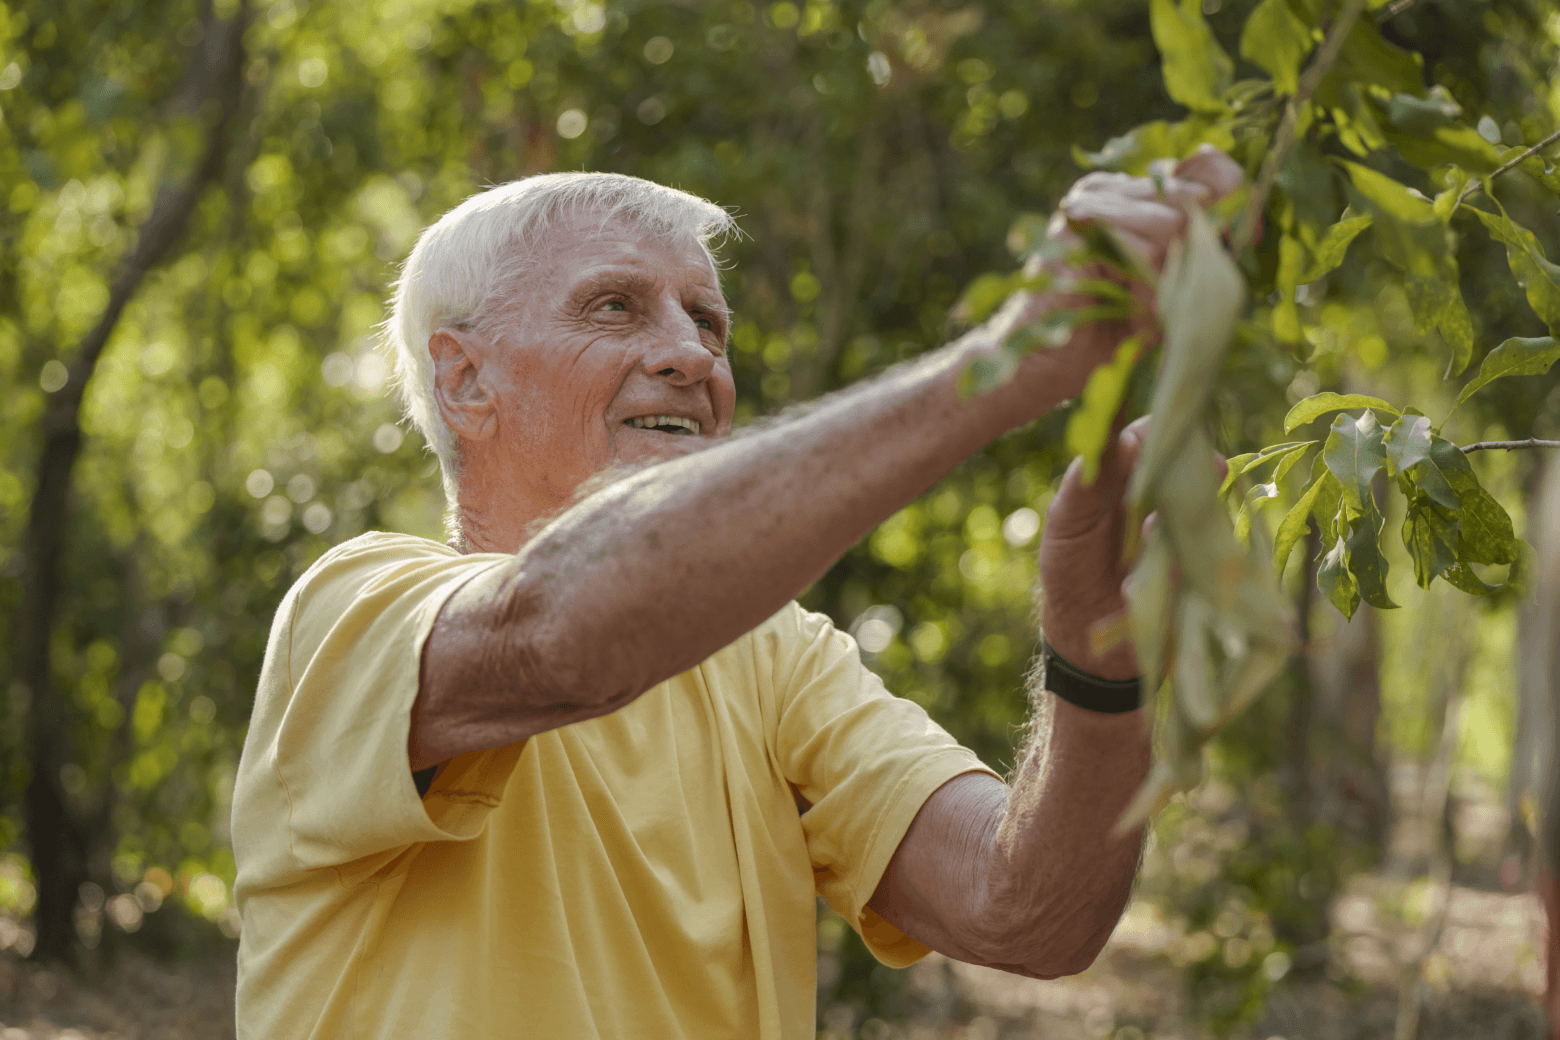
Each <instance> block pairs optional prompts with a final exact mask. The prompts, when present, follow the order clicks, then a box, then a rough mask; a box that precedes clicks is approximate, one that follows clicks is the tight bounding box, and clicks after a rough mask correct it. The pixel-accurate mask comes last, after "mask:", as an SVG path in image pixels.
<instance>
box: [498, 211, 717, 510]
mask: <svg viewBox="0 0 1560 1040" xmlns="http://www.w3.org/2000/svg"><path fill="white" fill-rule="evenodd" d="M548 243H549V244H548V245H545V246H543V249H542V251H541V254H540V255H539V256H538V258H537V261H538V262H537V264H536V266H535V267H534V268H533V269H532V270H531V272H530V273H529V274H527V275H526V276H525V277H524V279H523V281H522V283H521V284H520V285H519V286H518V287H517V290H516V291H517V294H518V301H519V302H518V306H517V307H516V316H515V317H514V318H512V319H509V321H508V323H507V324H505V325H503V326H501V327H499V328H498V329H496V330H495V334H494V340H495V344H496V347H497V349H495V350H494V351H493V353H492V354H491V355H490V357H489V360H488V363H487V366H486V371H485V373H484V375H485V377H486V379H485V381H486V382H488V384H489V386H490V388H491V390H492V391H493V392H494V393H495V394H496V395H497V398H498V416H497V418H498V430H497V437H496V441H497V443H496V444H495V447H497V448H498V449H499V450H500V451H502V452H504V453H505V455H507V456H508V457H509V458H511V459H512V460H513V470H512V472H514V473H515V475H516V477H517V478H518V479H520V480H521V481H523V482H525V483H526V484H529V485H531V486H532V488H533V489H534V490H536V491H539V492H543V493H544V494H546V495H548V496H555V497H556V498H557V499H558V500H559V501H562V500H564V499H566V498H567V497H568V496H569V495H570V494H571V493H572V492H573V491H574V489H575V488H576V487H577V486H578V485H579V484H580V482H581V481H583V480H585V479H586V478H587V477H589V476H591V475H592V474H594V473H597V472H599V471H601V470H602V469H605V468H606V467H608V466H611V465H614V464H636V463H649V462H657V461H660V460H663V459H668V458H673V457H676V456H678V455H683V454H688V453H690V452H692V451H696V450H698V449H700V448H703V447H706V446H708V445H709V444H710V443H711V442H713V441H714V440H716V439H717V438H720V437H723V436H725V435H726V434H727V433H728V432H729V431H730V429H731V414H732V409H733V406H734V403H735V400H736V389H735V386H734V384H733V382H732V377H731V363H730V361H729V360H728V359H727V357H726V331H727V322H728V314H727V310H726V302H725V298H724V297H723V296H722V295H721V292H720V285H719V281H718V279H717V278H716V274H715V269H714V267H713V266H712V265H711V264H710V261H709V258H708V257H707V256H706V254H705V252H704V250H703V249H701V248H700V246H699V244H698V243H697V242H695V241H693V240H692V239H691V238H667V237H661V236H657V235H655V234H652V233H648V232H645V231H644V230H642V229H640V228H637V227H635V226H633V225H632V224H629V223H627V222H624V221H611V222H608V223H606V224H604V225H603V224H601V222H600V218H599V217H598V218H592V217H591V216H589V215H586V216H584V217H580V218H574V219H570V220H562V221H559V222H558V223H556V224H554V225H553V227H552V229H551V231H550V233H549V235H548ZM504 468H505V469H508V468H509V465H508V464H507V463H506V464H505V465H504Z"/></svg>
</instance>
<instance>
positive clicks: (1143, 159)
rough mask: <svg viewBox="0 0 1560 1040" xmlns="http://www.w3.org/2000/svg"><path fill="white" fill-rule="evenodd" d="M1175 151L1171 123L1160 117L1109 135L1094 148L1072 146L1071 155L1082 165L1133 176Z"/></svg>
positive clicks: (1172, 154)
mask: <svg viewBox="0 0 1560 1040" xmlns="http://www.w3.org/2000/svg"><path fill="white" fill-rule="evenodd" d="M1175 154H1176V150H1175V144H1174V141H1173V134H1172V131H1171V125H1170V124H1169V123H1166V122H1164V121H1163V120H1156V121H1155V122H1152V123H1144V124H1143V125H1142V126H1139V127H1136V128H1135V129H1133V130H1129V131H1128V132H1126V133H1124V134H1122V135H1121V136H1120V137H1112V138H1111V139H1110V140H1108V141H1106V142H1105V145H1104V147H1103V148H1101V149H1100V150H1099V151H1097V152H1087V151H1084V150H1083V149H1081V148H1078V147H1077V146H1076V145H1075V146H1074V147H1073V158H1074V159H1075V160H1077V162H1078V165H1079V166H1082V167H1083V168H1084V169H1091V168H1092V169H1101V170H1112V171H1115V172H1117V173H1130V174H1133V175H1134V176H1136V175H1140V174H1142V173H1143V172H1144V171H1146V170H1147V169H1148V164H1149V163H1150V162H1152V161H1153V160H1155V159H1163V158H1167V157H1174V156H1175Z"/></svg>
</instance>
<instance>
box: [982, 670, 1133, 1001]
mask: <svg viewBox="0 0 1560 1040" xmlns="http://www.w3.org/2000/svg"><path fill="white" fill-rule="evenodd" d="M1040 697H1042V698H1043V702H1041V704H1040V706H1039V708H1038V709H1037V714H1036V718H1035V720H1034V723H1033V726H1032V731H1031V735H1030V739H1029V742H1028V745H1027V747H1026V750H1025V754H1024V757H1023V759H1022V760H1021V762H1020V766H1019V773H1018V776H1017V777H1016V778H1015V779H1014V782H1013V787H1012V793H1011V794H1010V796H1009V798H1008V802H1007V805H1006V807H1005V809H1004V811H1003V814H1002V818H1001V821H1000V822H999V824H998V826H997V827H996V829H995V833H994V835H993V837H992V841H991V842H990V844H989V845H988V846H987V848H986V849H985V867H984V870H983V871H982V874H983V877H982V880H981V884H980V886H979V890H980V891H981V893H982V896H983V905H982V906H981V907H979V908H978V909H977V913H978V915H979V916H980V918H981V920H982V921H983V923H984V925H985V929H986V934H987V936H988V942H989V943H990V944H991V947H992V948H991V949H990V950H988V951H986V952H987V953H988V954H989V955H990V956H992V957H994V958H995V959H998V960H1000V962H1001V963H1002V964H1003V965H1004V966H1008V967H1009V970H1020V969H1021V970H1024V971H1025V973H1026V974H1038V975H1046V976H1051V975H1058V974H1072V973H1075V972H1078V971H1082V970H1083V969H1084V968H1086V967H1087V966H1088V965H1089V964H1090V963H1092V962H1093V960H1094V958H1095V956H1096V955H1097V954H1098V953H1099V950H1100V948H1101V947H1102V946H1103V945H1104V944H1105V941H1106V940H1107V939H1108V938H1109V937H1110V933H1111V931H1112V930H1113V929H1114V928H1115V926H1116V922H1117V920H1118V919H1119V918H1120V916H1121V911H1122V909H1123V908H1124V907H1125V906H1126V902H1127V898H1128V897H1129V895H1130V894H1131V890H1132V881H1133V877H1134V876H1135V874H1136V872H1137V864H1138V858H1139V854H1140V852H1141V849H1142V839H1143V832H1142V828H1134V829H1133V830H1131V831H1129V832H1127V833H1126V834H1120V835H1118V834H1116V833H1115V823H1116V821H1117V820H1118V819H1120V818H1121V814H1122V812H1123V811H1124V810H1125V809H1126V807H1127V803H1128V802H1129V801H1130V800H1131V798H1132V795H1133V793H1134V792H1135V791H1136V790H1137V788H1138V786H1139V785H1140V784H1141V783H1142V782H1143V778H1144V776H1145V775H1146V774H1147V772H1148V766H1149V756H1150V744H1149V733H1148V727H1147V725H1146V721H1145V719H1144V718H1143V712H1142V711H1141V710H1139V711H1133V712H1126V713H1123V714H1114V715H1112V714H1103V713H1100V712H1093V711H1088V710H1086V709H1084V708H1079V707H1076V706H1075V705H1072V704H1069V703H1067V702H1066V701H1064V700H1061V699H1060V698H1057V697H1055V696H1053V695H1051V694H1049V693H1045V694H1040Z"/></svg>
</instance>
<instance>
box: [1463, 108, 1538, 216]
mask: <svg viewBox="0 0 1560 1040" xmlns="http://www.w3.org/2000/svg"><path fill="white" fill-rule="evenodd" d="M1556 141H1560V130H1556V131H1555V132H1554V133H1552V134H1550V135H1549V136H1548V137H1546V138H1544V139H1543V140H1542V141H1540V142H1538V143H1537V144H1535V145H1534V146H1533V147H1531V148H1528V149H1525V150H1524V151H1523V152H1522V154H1521V155H1519V156H1517V157H1516V158H1515V159H1512V160H1511V161H1510V162H1508V163H1505V164H1503V165H1501V166H1500V167H1499V168H1497V169H1496V170H1495V172H1494V173H1492V174H1490V180H1494V179H1495V178H1496V177H1499V176H1500V175H1501V174H1503V173H1505V172H1506V171H1507V170H1512V169H1515V168H1516V167H1517V165H1518V164H1519V163H1521V162H1522V161H1523V160H1524V159H1526V158H1528V157H1529V156H1532V155H1536V154H1538V152H1539V150H1540V149H1542V148H1547V147H1548V146H1549V145H1552V144H1554V143H1555V142H1556ZM1482 187H1484V182H1483V181H1481V180H1479V179H1478V178H1477V177H1475V178H1474V179H1473V181H1472V182H1471V183H1470V184H1469V185H1468V186H1467V187H1466V188H1464V189H1463V193H1462V194H1461V195H1459V196H1457V201H1456V202H1455V203H1453V204H1452V213H1456V212H1457V207H1458V206H1461V205H1462V204H1463V200H1464V199H1467V198H1468V197H1469V196H1471V195H1476V194H1478V192H1479V189H1480V188H1482ZM1447 216H1448V218H1450V216H1451V214H1447Z"/></svg>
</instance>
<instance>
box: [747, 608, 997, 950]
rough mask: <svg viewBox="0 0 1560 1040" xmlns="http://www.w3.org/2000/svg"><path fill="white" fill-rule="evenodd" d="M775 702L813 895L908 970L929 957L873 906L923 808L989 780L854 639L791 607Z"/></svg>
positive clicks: (780, 618)
mask: <svg viewBox="0 0 1560 1040" xmlns="http://www.w3.org/2000/svg"><path fill="white" fill-rule="evenodd" d="M770 625H771V626H773V629H774V632H775V639H776V644H777V645H776V657H775V668H776V674H775V689H776V692H777V694H778V696H779V698H780V713H779V725H778V732H777V736H776V744H777V747H776V751H777V754H778V756H779V759H780V765H781V769H782V771H783V772H784V774H785V776H786V779H787V780H789V781H790V782H791V783H792V784H794V785H796V788H797V789H798V790H799V791H800V792H801V794H802V797H803V798H805V799H806V800H807V801H808V803H810V807H809V808H808V809H807V811H806V812H804V813H803V814H802V829H803V831H804V833H805V835H806V839H807V849H808V853H809V855H810V857H811V859H812V864H813V872H814V876H815V878H816V879H817V880H816V883H817V887H818V893H819V895H821V896H822V897H823V898H824V899H825V901H827V902H828V904H829V905H830V906H831V907H833V908H834V910H835V911H836V912H837V913H839V915H840V916H841V917H843V918H845V920H846V921H848V922H850V924H851V926H852V927H853V928H855V929H856V930H857V931H858V932H860V933H861V937H862V938H863V939H864V940H865V941H866V943H867V946H868V948H869V949H871V950H872V953H873V955H874V956H876V957H877V959H878V960H880V961H882V962H883V963H884V964H888V965H890V966H892V967H904V966H905V965H908V964H911V963H913V962H915V961H916V960H919V959H920V958H921V957H923V956H925V955H926V954H927V953H928V952H930V951H929V950H928V949H927V947H925V946H923V945H922V944H921V943H919V942H916V941H915V940H914V939H911V938H910V937H908V936H906V935H905V934H904V933H903V932H901V931H900V930H899V929H897V928H895V927H894V926H893V925H891V924H889V923H888V922H887V921H885V920H883V918H881V917H880V916H878V914H877V913H876V912H874V911H873V910H871V909H870V908H869V907H868V906H867V901H868V900H870V899H871V898H872V895H873V893H874V892H875V891H876V890H877V886H878V882H879V881H880V880H882V877H883V872H884V871H885V870H887V869H888V861H889V860H890V859H891V858H892V857H893V855H894V851H895V850H896V849H897V848H898V847H899V843H900V841H901V840H903V838H904V836H905V832H906V831H907V830H909V828H910V824H911V822H912V821H913V820H914V819H915V815H916V813H917V812H919V811H920V808H921V806H922V805H923V804H924V803H925V802H926V800H927V798H929V797H931V795H932V793H933V792H934V791H936V790H937V789H938V788H939V787H941V786H942V785H943V784H945V783H947V782H948V781H949V780H951V779H953V778H954V777H956V776H959V775H960V774H963V773H969V772H977V771H978V772H986V773H991V775H993V776H995V775H996V774H995V773H994V772H993V771H992V770H991V769H989V768H987V767H986V766H985V765H984V764H983V763H982V762H981V761H980V759H979V758H977V757H976V756H975V753H974V752H972V751H970V750H969V749H967V748H965V747H963V746H961V745H960V744H959V743H958V742H957V741H956V740H954V739H953V737H952V736H950V735H949V734H948V732H947V731H946V730H944V729H943V728H942V727H941V726H939V725H938V724H937V723H936V722H934V721H932V719H931V717H930V716H928V715H927V714H926V712H925V711H924V710H923V709H922V708H921V707H920V705H918V704H916V703H914V702H913V701H908V700H905V699H904V698H901V697H895V696H893V695H892V694H890V693H889V692H888V690H887V689H885V688H884V686H883V682H882V680H881V679H879V678H878V677H877V675H876V674H875V673H873V672H872V671H871V670H870V669H869V668H867V667H866V666H865V665H863V664H862V663H861V657H860V654H859V652H858V650H857V648H856V642H855V640H854V639H852V638H851V637H850V636H849V635H847V634H845V633H843V632H841V631H839V630H838V629H836V628H835V627H834V626H833V625H832V624H831V623H830V622H829V620H828V619H827V618H826V617H823V616H822V615H819V614H813V613H810V612H808V611H804V610H802V609H801V608H800V607H799V606H796V605H795V604H792V605H791V606H790V607H788V608H787V609H786V610H785V611H782V612H781V613H780V614H779V615H776V617H775V618H774V619H772V620H771V622H770Z"/></svg>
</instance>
